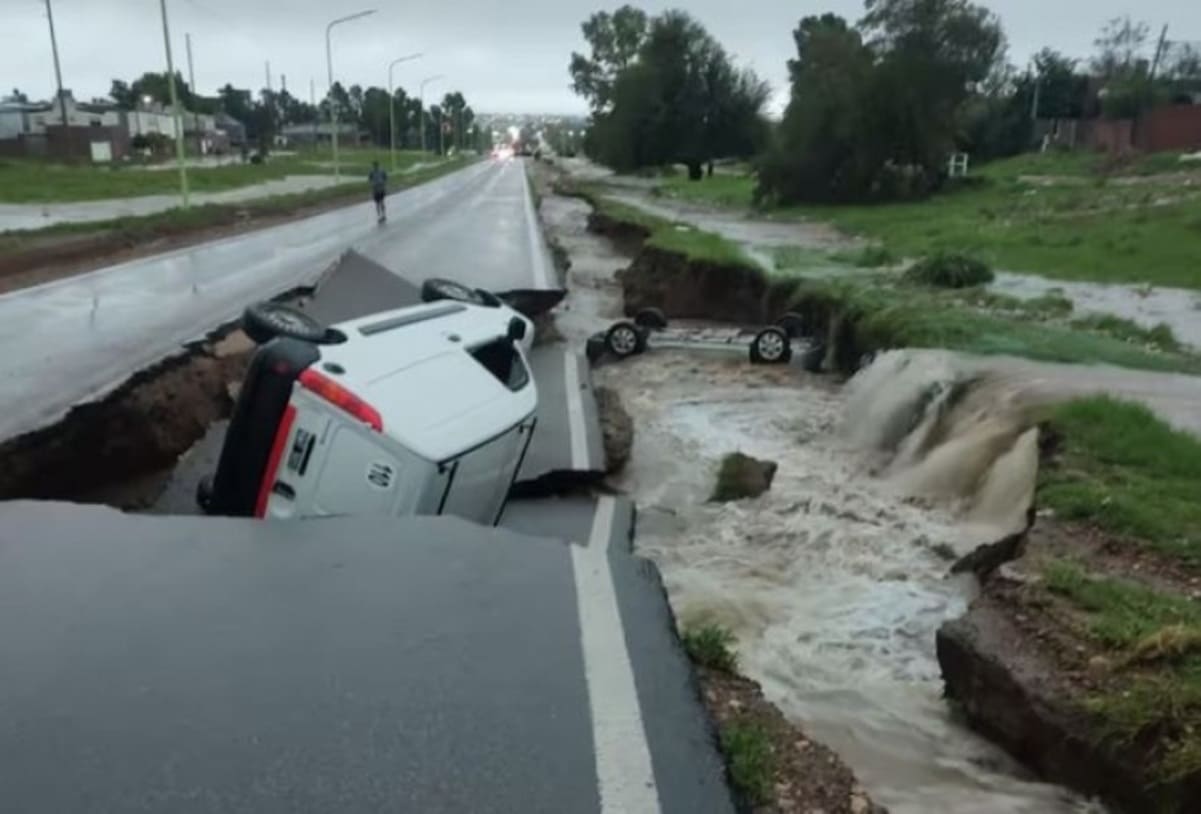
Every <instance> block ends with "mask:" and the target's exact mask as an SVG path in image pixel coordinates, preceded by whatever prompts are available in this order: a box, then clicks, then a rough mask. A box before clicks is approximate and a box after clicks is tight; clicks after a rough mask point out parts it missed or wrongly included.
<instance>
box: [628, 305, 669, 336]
mask: <svg viewBox="0 0 1201 814" xmlns="http://www.w3.org/2000/svg"><path fill="white" fill-rule="evenodd" d="M634 324H635V325H637V326H638V327H639V328H649V329H651V330H654V331H661V330H663V329H664V328H666V327H667V315H666V314H664V313H663V311H662V309H660V308H643V309H642V310H641V311H639V312H638V313H637V314H635V315H634Z"/></svg>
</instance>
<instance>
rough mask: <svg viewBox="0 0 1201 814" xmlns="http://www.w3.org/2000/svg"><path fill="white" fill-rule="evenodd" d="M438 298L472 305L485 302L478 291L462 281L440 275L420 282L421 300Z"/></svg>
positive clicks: (437, 299) (435, 300)
mask: <svg viewBox="0 0 1201 814" xmlns="http://www.w3.org/2000/svg"><path fill="white" fill-rule="evenodd" d="M439 300H458V301H459V302H469V303H471V304H473V305H485V304H486V303H485V302H484V300H483V298H482V297H481V296H480V295H479V292H477V291H475V290H474V289H471V288H468V287H467V286H465V285H463V284H462V283H456V282H455V281H454V280H447V279H444V278H442V277H431V278H429V279H428V280H426V281H425V282H424V283H422V284H421V301H422V302H438V301H439Z"/></svg>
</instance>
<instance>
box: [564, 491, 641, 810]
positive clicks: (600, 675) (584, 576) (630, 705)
mask: <svg viewBox="0 0 1201 814" xmlns="http://www.w3.org/2000/svg"><path fill="white" fill-rule="evenodd" d="M616 508H617V501H616V500H615V499H614V498H612V497H601V498H599V499H598V500H597V504H596V516H595V517H594V518H593V521H592V533H591V534H590V535H589V539H588V545H587V546H579V545H573V546H571V565H572V569H573V570H574V572H575V588H576V601H577V603H578V610H579V617H580V642H581V644H582V646H583V650H584V676H585V678H586V679H587V683H588V703H589V707H590V709H591V712H592V739H593V748H594V749H595V751H596V780H597V789H598V791H599V792H600V810H601V814H660V812H661V810H662V809H661V808H660V806H659V790H658V788H657V786H656V783H655V770H654V767H653V766H652V765H651V753H650V747H649V746H648V745H647V742H646V728H645V726H644V725H643V722H642V710H641V709H640V707H639V705H638V690H637V688H636V687H635V686H634V671H633V669H632V668H631V666H630V654H629V651H628V650H627V649H626V639H625V631H624V629H623V628H622V624H621V614H620V611H619V609H618V607H617V594H616V592H615V591H614V589H613V572H612V571H611V570H610V569H609V555H608V548H609V538H610V536H611V535H612V530H613V515H614V513H615V512H616Z"/></svg>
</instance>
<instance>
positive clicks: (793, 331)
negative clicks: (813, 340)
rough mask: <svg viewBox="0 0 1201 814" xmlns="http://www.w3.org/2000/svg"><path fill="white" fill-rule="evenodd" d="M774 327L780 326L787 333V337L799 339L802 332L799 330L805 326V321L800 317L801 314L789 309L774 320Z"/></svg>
mask: <svg viewBox="0 0 1201 814" xmlns="http://www.w3.org/2000/svg"><path fill="white" fill-rule="evenodd" d="M776 327H777V328H782V329H783V330H784V333H786V334H788V338H789V339H799V338H800V337H801V336H803V335H804V334H802V333H801V331H803V330H804V328H805V323H804V321H803V320H802V319H801V315H800V314H798V313H796V312H795V311H789V312H788V313H787V314H785V315H784V316H782V317H780V318H779V319H777V320H776Z"/></svg>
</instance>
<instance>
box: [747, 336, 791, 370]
mask: <svg viewBox="0 0 1201 814" xmlns="http://www.w3.org/2000/svg"><path fill="white" fill-rule="evenodd" d="M790 359H792V343H791V342H790V341H789V340H788V334H787V333H785V332H784V330H783V329H782V328H764V329H763V330H762V331H760V332H759V333H757V334H755V339H754V341H752V342H751V362H753V363H754V364H757V365H783V364H786V363H787V362H788V361H789V360H790Z"/></svg>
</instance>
